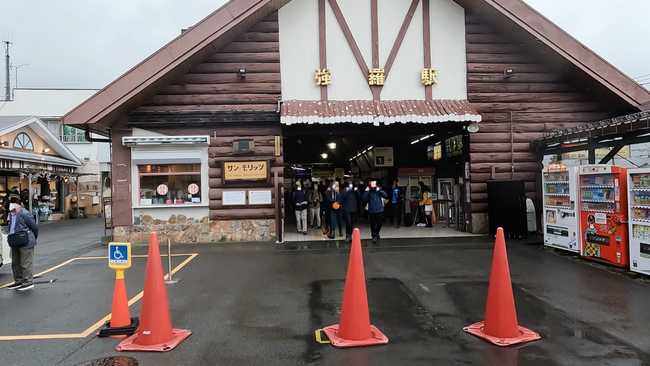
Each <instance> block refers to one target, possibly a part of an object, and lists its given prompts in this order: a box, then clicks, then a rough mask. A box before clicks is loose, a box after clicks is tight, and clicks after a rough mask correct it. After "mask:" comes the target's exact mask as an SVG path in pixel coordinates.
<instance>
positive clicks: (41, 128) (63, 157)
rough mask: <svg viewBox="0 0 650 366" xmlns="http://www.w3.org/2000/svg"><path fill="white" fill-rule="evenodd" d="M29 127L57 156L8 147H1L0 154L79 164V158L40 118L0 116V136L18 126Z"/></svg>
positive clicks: (73, 164) (68, 164)
mask: <svg viewBox="0 0 650 366" xmlns="http://www.w3.org/2000/svg"><path fill="white" fill-rule="evenodd" d="M23 127H29V128H31V129H32V130H34V132H36V133H37V134H38V136H39V137H40V138H42V139H43V141H45V143H46V144H47V146H49V147H50V148H51V149H52V151H54V152H55V153H56V154H57V155H58V157H57V156H52V155H45V154H38V153H35V152H27V151H15V150H10V149H1V150H0V154H5V155H7V154H8V155H11V156H12V157H15V158H21V159H26V160H34V161H37V162H42V161H45V162H48V163H52V164H60V165H67V166H81V161H79V158H77V156H76V155H75V154H74V153H73V152H72V151H70V149H68V147H67V146H65V145H64V144H63V143H62V142H61V141H59V139H58V138H57V137H56V136H55V135H54V134H53V133H52V131H50V129H49V128H47V126H45V124H44V123H43V121H41V120H40V119H38V118H36V117H33V116H2V117H0V136H2V135H6V134H8V133H11V132H13V131H15V130H17V129H19V128H23Z"/></svg>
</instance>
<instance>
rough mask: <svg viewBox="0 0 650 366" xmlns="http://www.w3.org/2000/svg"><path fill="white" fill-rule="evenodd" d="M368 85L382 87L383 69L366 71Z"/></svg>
mask: <svg viewBox="0 0 650 366" xmlns="http://www.w3.org/2000/svg"><path fill="white" fill-rule="evenodd" d="M368 85H384V69H383V68H374V69H370V70H368Z"/></svg>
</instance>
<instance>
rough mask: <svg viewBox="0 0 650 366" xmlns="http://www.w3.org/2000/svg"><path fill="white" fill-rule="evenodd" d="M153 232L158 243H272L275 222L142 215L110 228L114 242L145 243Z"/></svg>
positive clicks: (274, 235)
mask: <svg viewBox="0 0 650 366" xmlns="http://www.w3.org/2000/svg"><path fill="white" fill-rule="evenodd" d="M152 231H156V232H157V233H158V238H159V239H160V241H161V242H166V241H167V239H168V238H169V239H171V241H172V243H178V244H194V243H223V242H241V241H272V240H275V237H276V233H275V220H272V219H271V220H228V221H210V220H209V219H208V218H207V217H204V218H202V219H201V220H198V219H192V218H187V217H185V216H183V215H172V217H170V219H169V220H167V221H162V220H154V219H151V217H147V216H144V217H142V218H139V219H138V220H136V223H135V225H132V226H118V227H115V228H114V229H113V240H114V241H121V242H131V243H146V242H147V240H148V239H149V234H150V233H151V232H152Z"/></svg>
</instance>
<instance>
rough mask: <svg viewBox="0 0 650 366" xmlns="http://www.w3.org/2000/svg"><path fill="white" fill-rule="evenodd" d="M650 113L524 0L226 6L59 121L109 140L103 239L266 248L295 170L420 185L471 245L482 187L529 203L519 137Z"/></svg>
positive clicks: (533, 191)
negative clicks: (522, 196) (446, 208)
mask: <svg viewBox="0 0 650 366" xmlns="http://www.w3.org/2000/svg"><path fill="white" fill-rule="evenodd" d="M649 107H650V93H648V91H647V90H646V89H644V88H643V87H641V86H640V85H638V84H637V83H636V82H634V81H633V80H632V79H631V78H629V77H628V76H626V75H624V74H623V73H622V72H620V71H619V70H617V69H616V68H615V67H613V66H612V65H610V64H609V63H607V62H606V61H605V60H603V59H602V58H600V57H599V56H597V55H596V54H594V53H593V52H592V51H590V50H589V49H587V48H586V47H585V46H583V45H582V44H580V43H579V42H578V41H576V40H575V39H574V38H572V37H571V36H570V35H568V34H567V33H566V32H564V31H563V30H562V29H560V28H559V27H557V26H556V25H554V24H553V23H551V22H550V21H549V20H547V19H546V18H544V17H543V16H542V15H540V14H539V13H537V12H536V11H535V10H533V9H532V8H531V7H529V6H528V5H526V4H525V3H524V2H523V1H522V0H292V1H286V0H284V1H281V0H231V1H230V2H228V3H226V4H225V5H223V6H222V7H221V8H219V9H218V10H216V11H215V12H214V13H212V14H210V15H209V16H207V17H206V18H205V19H203V20H201V21H200V22H199V23H197V24H196V25H194V26H193V27H191V28H189V29H186V30H184V31H182V32H181V34H180V35H179V36H178V37H177V38H175V39H174V40H172V41H171V42H169V43H168V44H167V45H165V46H163V47H162V48H161V49H160V50H158V51H157V52H155V53H154V54H152V55H151V56H150V57H148V58H147V59H145V60H144V61H142V62H141V63H140V64H138V65H136V66H135V67H133V68H132V69H131V70H129V71H128V72H126V73H125V74H124V75H122V76H120V77H119V78H118V79H117V80H115V81H113V82H112V83H110V84H109V85H108V86H106V87H105V88H103V89H102V90H100V91H99V92H97V93H96V94H95V95H94V96H92V97H90V98H89V99H88V100H86V101H85V102H83V103H82V104H81V105H79V106H77V107H76V108H74V109H73V110H71V111H70V112H69V113H68V114H67V115H65V116H64V123H66V124H70V125H75V126H76V127H79V128H83V129H86V130H89V131H91V132H94V133H99V134H102V135H105V136H107V137H109V138H110V139H111V140H112V166H113V170H112V174H113V176H112V185H113V187H112V194H113V201H112V216H113V218H112V223H113V226H114V230H113V235H114V237H115V239H116V240H131V241H141V240H144V239H145V238H146V235H147V233H148V232H149V231H151V230H157V231H159V232H161V233H162V234H163V235H166V234H168V235H169V236H170V237H171V239H172V240H173V241H176V242H218V241H267V240H268V241H270V240H275V239H276V238H278V237H279V236H280V235H281V234H282V232H283V230H284V229H283V228H284V225H283V222H284V221H285V220H284V216H285V215H286V216H287V220H286V221H287V225H288V222H289V221H290V220H289V218H290V217H291V216H292V215H291V214H289V213H288V212H285V210H284V206H285V205H284V202H283V201H284V198H283V197H284V193H282V192H284V191H286V190H288V189H289V188H290V184H291V183H292V180H293V179H294V178H295V177H297V176H300V175H301V174H305V171H309V172H311V175H312V176H314V177H316V176H318V177H322V178H325V177H333V176H343V175H349V176H351V177H352V179H353V180H354V181H355V182H358V181H359V180H362V179H365V178H368V177H374V178H377V179H379V180H381V181H383V182H384V186H385V187H387V186H388V185H389V184H390V183H391V182H392V180H393V179H395V178H397V177H399V178H400V182H401V184H402V185H415V186H417V185H416V184H414V182H417V181H420V180H422V181H425V182H426V183H427V184H428V185H430V186H431V187H432V188H433V190H434V191H438V190H442V189H443V188H444V189H448V190H449V191H448V192H446V194H447V195H448V197H450V196H453V197H454V202H453V203H454V204H453V206H454V213H455V217H454V218H453V219H452V220H455V225H452V229H453V230H454V231H455V230H458V231H461V232H468V233H485V232H487V230H488V193H487V192H488V191H487V186H488V181H490V180H504V179H505V180H517V181H522V182H524V184H525V192H526V196H527V197H529V198H532V199H533V200H534V201H535V202H536V203H537V205H536V206H537V207H538V208H539V207H540V200H539V196H540V194H541V189H540V179H541V178H540V172H541V169H542V157H540V155H539V154H537V153H536V152H535V150H534V149H533V146H531V142H532V141H534V140H536V139H540V138H543V137H544V136H546V135H547V134H548V133H549V132H550V131H552V130H556V129H567V128H573V127H576V126H579V125H583V124H588V123H591V122H594V121H599V120H604V119H607V118H613V117H617V116H621V115H627V114H631V113H635V112H640V111H643V110H646V109H648V108H649ZM331 143H334V144H335V145H336V148H334V149H332V148H331V147H333V146H334V144H331ZM439 183H440V184H439ZM444 184H447V187H446V188H445V187H444ZM439 186H440V187H439ZM450 187H451V189H449V188H450ZM438 193H440V195H441V196H442V195H443V192H438ZM407 198H408V197H407ZM443 216H444V215H443ZM445 226H446V225H445ZM418 229H422V228H418ZM429 230H431V229H429ZM433 231H435V229H434V230H433ZM288 232H289V229H287V233H288ZM423 236H426V235H423Z"/></svg>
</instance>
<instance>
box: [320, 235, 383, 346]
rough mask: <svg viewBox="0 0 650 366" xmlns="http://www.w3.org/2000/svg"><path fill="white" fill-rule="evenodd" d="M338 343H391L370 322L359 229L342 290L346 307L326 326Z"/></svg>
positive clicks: (354, 344)
mask: <svg viewBox="0 0 650 366" xmlns="http://www.w3.org/2000/svg"><path fill="white" fill-rule="evenodd" d="M323 332H325V334H326V335H327V338H329V340H330V342H331V343H332V345H333V346H335V347H360V346H370V345H377V344H386V343H388V338H387V337H386V336H385V335H384V334H383V333H382V332H381V331H380V330H379V329H377V328H376V327H375V326H374V325H371V324H370V314H369V311H368V294H367V293H366V275H365V273H364V269H363V254H362V253H361V234H360V233H359V229H354V232H353V233H352V248H351V249H350V258H349V259H348V273H347V275H346V277H345V289H344V290H343V309H342V310H341V318H340V322H339V324H335V325H330V326H329V327H325V328H323Z"/></svg>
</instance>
